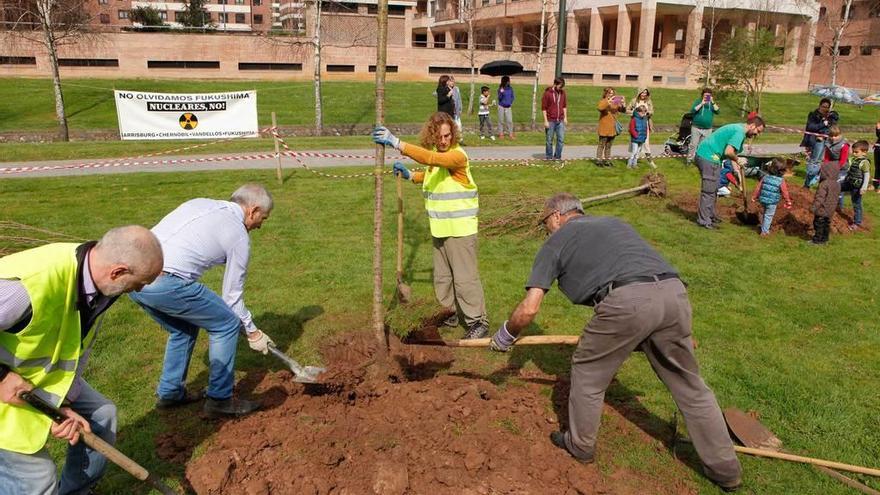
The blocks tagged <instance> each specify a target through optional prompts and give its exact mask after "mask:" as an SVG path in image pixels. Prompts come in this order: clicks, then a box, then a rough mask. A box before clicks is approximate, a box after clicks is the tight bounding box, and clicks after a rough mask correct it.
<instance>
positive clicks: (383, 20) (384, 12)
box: [373, 0, 388, 356]
mask: <svg viewBox="0 0 880 495" xmlns="http://www.w3.org/2000/svg"><path fill="white" fill-rule="evenodd" d="M376 20H377V22H378V31H377V34H376V125H377V126H379V125H384V122H385V62H386V60H387V50H386V49H387V45H388V0H379V12H378V15H377V16H376ZM384 165H385V146H383V145H381V144H377V145H376V165H375V168H374V169H373V175H374V182H375V189H376V203H375V206H374V209H373V334H374V336H375V337H376V341H377V342H378V344H379V352H380V354H381V355H382V356H385V355H386V354H387V350H388V339H387V337H386V335H385V307H384V306H383V304H382V192H383V191H382V182H383V181H382V172H383V170H382V169H383V167H384Z"/></svg>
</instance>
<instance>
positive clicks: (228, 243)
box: [130, 184, 274, 417]
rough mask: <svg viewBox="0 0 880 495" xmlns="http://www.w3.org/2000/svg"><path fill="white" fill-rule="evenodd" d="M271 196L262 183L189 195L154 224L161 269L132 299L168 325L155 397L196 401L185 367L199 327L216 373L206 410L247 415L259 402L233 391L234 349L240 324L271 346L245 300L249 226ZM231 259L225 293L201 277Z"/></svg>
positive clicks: (254, 345) (167, 403) (172, 402)
mask: <svg viewBox="0 0 880 495" xmlns="http://www.w3.org/2000/svg"><path fill="white" fill-rule="evenodd" d="M272 206H273V202H272V196H271V195H270V194H269V192H268V191H267V190H266V189H265V188H264V187H263V186H260V185H257V184H245V185H243V186H241V187H240V188H238V190H237V191H235V192H234V193H233V194H232V198H231V199H230V200H229V201H219V200H214V199H206V198H197V199H192V200H189V201H187V202H185V203H183V204H182V205H180V206H179V207H177V209H175V210H174V211H172V212H171V213H169V214H168V215H167V216H165V218H163V219H162V220H161V221H160V222H159V223H158V224H157V225H156V226H155V227H153V229H152V231H153V233H154V234H155V235H156V237H157V238H158V239H159V242H160V243H161V244H162V251H163V253H164V254H165V264H164V266H163V268H162V275H160V276H159V278H157V279H156V281H155V282H153V283H152V284H150V285H148V286H147V287H144V289H143V290H142V291H140V292H138V293H136V294H131V295H130V297H131V299H132V300H133V301H134V302H136V303H137V304H138V305H140V306H141V307H142V308H143V309H144V310H145V311H146V312H147V314H149V315H150V317H152V318H153V319H154V320H156V322H158V323H159V324H160V325H162V327H163V328H164V329H165V330H166V331H168V334H169V335H168V342H167V344H166V346H165V360H164V363H163V366H162V377H161V378H160V380H159V387H158V389H157V395H158V396H159V400H158V402H157V403H156V407H158V408H169V407H175V406H180V405H184V404H188V403H191V402H196V401H198V400H201V399H202V394H201V393H192V392H187V390H186V374H187V370H188V368H189V362H190V358H191V357H192V353H193V348H194V347H195V343H196V337H197V336H198V331H199V328H204V329H205V330H206V331H207V332H208V339H209V344H208V358H209V361H210V375H209V378H208V388H207V391H206V394H205V395H206V397H205V399H206V400H205V405H204V410H205V413H206V414H207V415H208V416H209V417H218V416H243V415H245V414H248V413H251V412H253V411H255V410H257V409H259V407H260V404H259V403H257V402H254V401H248V400H243V399H237V398H233V397H232V389H233V385H234V382H235V376H234V367H235V351H236V345H237V342H238V335H239V332H240V329H241V328H244V330H245V331H246V332H247V340H248V345H249V346H250V347H251V349H254V350H255V351H258V352H262V353H263V354H267V353H268V352H269V346H270V345H274V343H273V342H272V339H270V338H269V336H268V335H266V334H265V333H263V332H262V331H261V330H260V329H259V328H257V326H256V324H255V323H254V321H253V316H252V315H251V312H250V311H249V310H248V309H247V307H245V305H244V298H243V295H244V282H245V278H246V277H247V267H248V260H249V258H250V237H249V236H248V233H249V232H250V231H251V230H254V229H258V228H260V226H261V225H262V224H263V222H264V221H265V220H266V219H267V218H269V214H270V213H271V212H272ZM221 264H225V265H226V270H225V272H224V275H223V296H222V298H221V297H220V296H218V295H217V294H216V293H215V292H214V291H212V290H211V289H209V288H208V287H207V286H205V285H204V284H202V283H200V282H199V279H200V278H201V276H202V274H203V273H204V272H205V271H206V270H208V269H209V268H211V267H213V266H216V265H221Z"/></svg>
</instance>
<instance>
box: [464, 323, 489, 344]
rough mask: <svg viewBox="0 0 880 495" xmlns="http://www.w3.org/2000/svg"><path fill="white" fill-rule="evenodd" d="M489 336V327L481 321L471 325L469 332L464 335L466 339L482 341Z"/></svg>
mask: <svg viewBox="0 0 880 495" xmlns="http://www.w3.org/2000/svg"><path fill="white" fill-rule="evenodd" d="M488 335H489V325H487V324H485V323H483V322H482V321H479V322H477V323H474V324H473V325H471V327H470V328H468V331H467V332H465V333H464V338H465V339H468V340H469V339H482V338H483V337H486V336H488Z"/></svg>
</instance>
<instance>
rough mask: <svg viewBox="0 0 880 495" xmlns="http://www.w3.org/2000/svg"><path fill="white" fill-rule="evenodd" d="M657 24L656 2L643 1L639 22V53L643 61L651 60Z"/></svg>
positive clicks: (650, 0)
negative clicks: (655, 24) (655, 25)
mask: <svg viewBox="0 0 880 495" xmlns="http://www.w3.org/2000/svg"><path fill="white" fill-rule="evenodd" d="M655 22H657V2H656V0H642V16H641V19H640V20H639V53H640V54H641V57H642V58H643V59H647V60H650V59H651V51H652V50H653V49H654V23H655Z"/></svg>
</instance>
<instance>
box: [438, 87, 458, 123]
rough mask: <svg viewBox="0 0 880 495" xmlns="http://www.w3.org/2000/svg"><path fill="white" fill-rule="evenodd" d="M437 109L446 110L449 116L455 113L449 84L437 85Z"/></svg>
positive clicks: (439, 110)
mask: <svg viewBox="0 0 880 495" xmlns="http://www.w3.org/2000/svg"><path fill="white" fill-rule="evenodd" d="M437 111H438V112H446V113H448V114H449V115H450V116H453V115H455V102H454V101H453V100H452V90H451V89H450V88H449V86H443V87H440V86H438V87H437Z"/></svg>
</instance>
